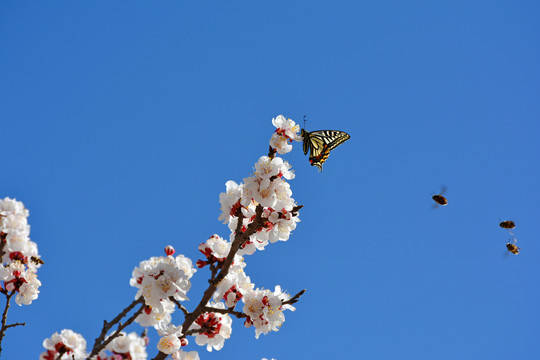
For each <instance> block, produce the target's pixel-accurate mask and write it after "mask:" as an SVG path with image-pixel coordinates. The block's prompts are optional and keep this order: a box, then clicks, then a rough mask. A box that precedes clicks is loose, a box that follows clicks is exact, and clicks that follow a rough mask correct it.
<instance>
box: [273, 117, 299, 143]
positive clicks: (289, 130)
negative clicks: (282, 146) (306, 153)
mask: <svg viewBox="0 0 540 360" xmlns="http://www.w3.org/2000/svg"><path fill="white" fill-rule="evenodd" d="M272 124H273V125H274V126H275V127H276V128H277V130H276V133H277V134H280V135H282V136H284V137H286V138H287V139H291V140H296V141H302V137H301V136H300V135H298V132H299V131H300V126H298V125H296V123H295V122H294V121H292V120H291V119H286V118H285V117H284V116H283V115H278V116H277V117H275V118H274V119H272Z"/></svg>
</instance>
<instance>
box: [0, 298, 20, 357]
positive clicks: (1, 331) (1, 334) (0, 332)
mask: <svg viewBox="0 0 540 360" xmlns="http://www.w3.org/2000/svg"><path fill="white" fill-rule="evenodd" d="M5 295H6V306H5V308H4V313H3V314H2V328H1V329H0V354H1V353H2V339H4V335H5V334H6V330H7V329H9V328H10V327H15V326H19V325H21V326H24V325H26V324H25V323H15V324H9V325H6V321H7V313H8V310H9V306H10V304H9V302H10V301H11V297H12V296H13V295H15V290H14V291H12V292H11V293H9V294H5Z"/></svg>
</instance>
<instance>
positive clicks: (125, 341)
mask: <svg viewBox="0 0 540 360" xmlns="http://www.w3.org/2000/svg"><path fill="white" fill-rule="evenodd" d="M107 350H110V351H112V352H114V353H116V354H122V355H124V358H126V359H127V358H129V359H131V360H146V358H147V357H148V354H147V353H146V343H145V340H144V338H142V337H140V336H139V335H137V334H136V333H135V332H132V333H129V334H126V333H125V332H123V331H122V332H121V333H120V336H118V337H116V338H114V339H113V340H112V341H111V342H110V343H109V345H107Z"/></svg>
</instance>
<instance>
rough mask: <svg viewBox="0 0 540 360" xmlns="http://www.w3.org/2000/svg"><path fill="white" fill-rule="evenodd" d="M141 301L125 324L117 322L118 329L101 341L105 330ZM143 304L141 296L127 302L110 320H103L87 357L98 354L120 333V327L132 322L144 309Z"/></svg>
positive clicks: (105, 332)
mask: <svg viewBox="0 0 540 360" xmlns="http://www.w3.org/2000/svg"><path fill="white" fill-rule="evenodd" d="M141 303H142V306H141V308H140V309H139V310H137V312H136V313H135V314H134V315H133V316H132V317H131V318H130V319H128V321H126V323H125V324H123V325H122V324H119V327H118V330H117V331H116V332H115V333H114V335H112V336H109V338H108V339H107V340H106V341H105V342H103V341H104V340H105V336H106V335H107V332H109V330H110V329H111V328H112V327H113V326H114V325H116V324H117V323H119V322H120V320H122V318H123V317H124V316H126V315H127V313H128V312H130V311H131V309H133V308H134V307H135V306H136V305H137V304H141ZM145 306H146V305H145V304H144V298H143V297H142V296H141V297H139V298H138V299H137V300H134V301H133V302H132V303H131V304H129V305H128V306H127V307H126V308H125V309H124V310H123V311H122V312H121V313H120V314H118V316H117V317H115V318H114V319H113V320H112V321H111V322H107V321H106V320H103V328H102V329H101V334H99V336H98V337H97V338H96V341H95V342H94V347H93V348H92V352H91V353H90V356H88V359H90V358H91V357H92V356H94V355H96V354H98V353H99V352H100V351H101V350H102V349H103V348H104V347H105V346H107V345H108V344H109V343H110V342H111V341H112V340H113V339H114V338H115V337H116V336H117V334H119V333H120V331H121V330H122V329H124V328H125V327H126V326H128V325H129V324H131V323H132V322H133V320H135V318H136V317H137V316H139V314H140V313H141V312H142V311H143V310H144V308H145Z"/></svg>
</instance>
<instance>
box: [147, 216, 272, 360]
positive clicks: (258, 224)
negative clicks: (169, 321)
mask: <svg viewBox="0 0 540 360" xmlns="http://www.w3.org/2000/svg"><path fill="white" fill-rule="evenodd" d="M262 213H263V207H262V206H261V205H257V208H256V209H255V219H254V220H253V222H252V223H251V224H249V225H248V227H247V229H246V231H244V232H242V223H243V220H244V215H243V213H242V211H241V209H240V208H239V209H238V210H237V212H236V215H237V216H238V224H237V226H236V229H235V238H234V241H233V242H232V244H231V250H230V251H229V254H228V255H227V258H226V259H225V261H224V262H223V263H222V264H221V267H220V271H219V273H218V274H217V276H216V277H215V278H214V279H211V280H209V283H210V285H209V286H208V288H207V289H206V291H205V292H204V294H203V297H202V299H201V301H200V302H199V305H197V307H196V308H195V310H193V312H191V313H189V314H187V315H186V318H185V320H184V323H183V324H182V334H186V335H187V334H188V333H191V331H188V329H189V327H190V326H191V324H193V322H194V321H195V320H196V319H197V318H198V317H199V315H201V314H203V313H205V312H206V310H205V309H206V308H207V306H206V304H208V301H210V299H211V298H212V295H213V294H214V292H215V291H216V289H217V285H218V284H219V283H220V282H221V281H222V280H223V279H224V278H225V276H227V274H228V273H229V269H230V267H231V265H232V263H233V259H234V256H235V255H236V253H237V252H238V250H240V247H241V246H242V245H244V243H245V242H246V241H248V240H249V237H250V236H251V235H253V234H254V233H255V231H257V230H258V229H259V228H262V227H263V226H264V222H265V220H264V218H263V216H262ZM166 357H167V354H165V353H162V352H159V353H158V354H157V355H156V356H155V357H154V359H153V360H164V359H165V358H166Z"/></svg>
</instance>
